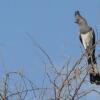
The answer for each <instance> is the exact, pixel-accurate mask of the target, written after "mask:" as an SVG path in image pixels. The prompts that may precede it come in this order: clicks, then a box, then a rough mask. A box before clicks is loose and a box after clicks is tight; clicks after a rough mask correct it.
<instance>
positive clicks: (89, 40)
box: [81, 31, 93, 49]
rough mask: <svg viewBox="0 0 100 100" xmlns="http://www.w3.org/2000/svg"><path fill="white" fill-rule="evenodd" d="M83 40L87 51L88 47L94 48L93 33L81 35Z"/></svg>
mask: <svg viewBox="0 0 100 100" xmlns="http://www.w3.org/2000/svg"><path fill="white" fill-rule="evenodd" d="M81 38H82V43H83V46H84V48H85V49H87V47H89V46H90V45H91V46H92V39H93V34H92V32H91V31H90V32H87V33H86V34H81Z"/></svg>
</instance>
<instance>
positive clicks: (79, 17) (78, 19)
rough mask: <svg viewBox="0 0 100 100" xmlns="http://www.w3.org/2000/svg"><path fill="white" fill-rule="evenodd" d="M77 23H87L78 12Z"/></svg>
mask: <svg viewBox="0 0 100 100" xmlns="http://www.w3.org/2000/svg"><path fill="white" fill-rule="evenodd" d="M75 23H77V24H79V25H81V24H84V23H86V20H85V19H84V18H83V17H82V16H81V14H80V12H79V11H78V10H77V11H75Z"/></svg>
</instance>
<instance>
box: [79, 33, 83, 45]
mask: <svg viewBox="0 0 100 100" xmlns="http://www.w3.org/2000/svg"><path fill="white" fill-rule="evenodd" d="M79 39H80V41H81V44H82V45H83V42H82V38H81V34H79Z"/></svg>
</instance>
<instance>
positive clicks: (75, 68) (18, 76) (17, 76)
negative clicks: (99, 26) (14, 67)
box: [0, 34, 100, 100]
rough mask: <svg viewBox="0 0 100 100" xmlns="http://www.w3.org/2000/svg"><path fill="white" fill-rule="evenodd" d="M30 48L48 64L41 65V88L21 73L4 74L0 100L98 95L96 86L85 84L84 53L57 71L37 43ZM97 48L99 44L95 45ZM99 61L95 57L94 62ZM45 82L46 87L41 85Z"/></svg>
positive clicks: (74, 99)
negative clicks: (37, 50)
mask: <svg viewBox="0 0 100 100" xmlns="http://www.w3.org/2000/svg"><path fill="white" fill-rule="evenodd" d="M28 35H29V34H28ZM29 37H30V38H31V36H30V35H29ZM31 39H32V38H31ZM32 41H33V39H32ZM33 42H34V41H33ZM34 44H35V45H36V47H38V48H39V49H40V50H41V51H42V53H43V54H44V55H45V56H46V57H47V59H48V61H49V64H48V63H45V62H44V67H45V75H46V77H45V79H44V81H43V82H42V86H41V87H40V86H37V85H36V84H35V82H33V81H31V80H30V79H29V78H27V77H26V76H25V75H24V74H23V73H21V72H8V73H6V75H5V76H4V79H3V82H1V84H2V87H1V88H0V100H81V99H82V98H83V97H85V96H86V95H88V94H90V93H92V92H95V93H97V94H98V95H100V91H99V90H98V89H97V88H96V85H91V84H90V82H89V77H88V67H87V66H88V65H87V62H86V60H85V59H86V52H84V53H83V54H82V55H81V56H80V57H79V59H76V61H73V62H74V63H73V64H70V60H71V59H66V61H65V63H64V65H63V66H62V67H61V69H58V68H57V67H56V66H55V65H54V63H53V61H52V59H51V57H50V56H49V55H48V53H47V52H46V51H45V50H44V49H43V48H42V47H41V46H40V45H38V44H37V43H35V42H34ZM98 44H100V41H97V43H96V44H95V45H98ZM99 57H100V55H99V54H98V56H97V59H98V58H99ZM45 80H47V81H48V84H45ZM85 87H86V88H85Z"/></svg>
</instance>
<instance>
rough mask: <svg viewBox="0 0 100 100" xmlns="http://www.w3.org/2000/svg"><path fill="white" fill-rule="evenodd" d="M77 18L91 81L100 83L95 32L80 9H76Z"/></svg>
mask: <svg viewBox="0 0 100 100" xmlns="http://www.w3.org/2000/svg"><path fill="white" fill-rule="evenodd" d="M75 19H76V22H75V23H77V24H78V26H79V31H80V34H79V39H80V41H81V44H82V45H83V47H84V49H85V51H86V53H87V62H88V69H89V74H90V82H91V83H92V84H93V83H96V84H100V75H99V71H98V69H97V62H96V57H95V32H94V30H93V28H92V27H91V26H89V25H88V23H87V21H86V19H85V18H84V17H82V16H81V14H80V12H79V11H75Z"/></svg>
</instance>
